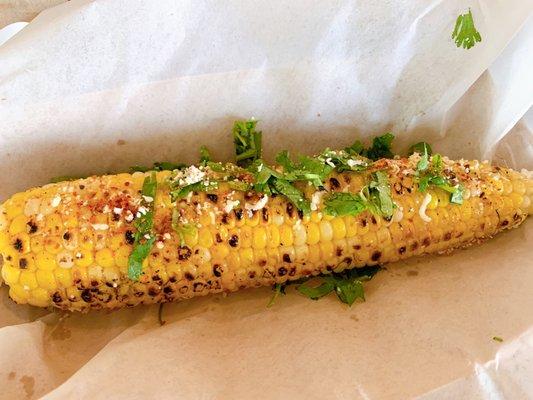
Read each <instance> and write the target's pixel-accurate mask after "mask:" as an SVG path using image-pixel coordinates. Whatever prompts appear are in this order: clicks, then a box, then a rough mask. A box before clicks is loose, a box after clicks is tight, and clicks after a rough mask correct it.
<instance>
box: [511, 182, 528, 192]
mask: <svg viewBox="0 0 533 400" xmlns="http://www.w3.org/2000/svg"><path fill="white" fill-rule="evenodd" d="M512 184H513V193H516V194H519V195H524V194H526V184H525V183H524V181H523V180H522V179H515V180H513V182H512Z"/></svg>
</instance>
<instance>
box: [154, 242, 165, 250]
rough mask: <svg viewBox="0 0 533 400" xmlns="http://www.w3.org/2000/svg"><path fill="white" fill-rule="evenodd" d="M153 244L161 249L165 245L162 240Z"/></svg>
mask: <svg viewBox="0 0 533 400" xmlns="http://www.w3.org/2000/svg"><path fill="white" fill-rule="evenodd" d="M155 246H156V247H157V248H158V249H160V250H161V249H162V248H163V247H165V244H164V243H163V242H162V241H158V242H157V243H156V244H155Z"/></svg>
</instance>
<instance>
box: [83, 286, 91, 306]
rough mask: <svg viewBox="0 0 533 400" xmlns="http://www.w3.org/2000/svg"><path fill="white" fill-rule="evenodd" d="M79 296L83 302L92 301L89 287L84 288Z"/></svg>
mask: <svg viewBox="0 0 533 400" xmlns="http://www.w3.org/2000/svg"><path fill="white" fill-rule="evenodd" d="M81 298H82V300H83V301H84V302H86V303H90V302H92V301H93V295H92V294H91V291H90V290H89V289H85V290H83V291H82V292H81Z"/></svg>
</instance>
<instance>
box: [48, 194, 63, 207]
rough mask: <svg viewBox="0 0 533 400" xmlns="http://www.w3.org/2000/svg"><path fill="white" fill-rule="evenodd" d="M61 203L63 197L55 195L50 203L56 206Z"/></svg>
mask: <svg viewBox="0 0 533 400" xmlns="http://www.w3.org/2000/svg"><path fill="white" fill-rule="evenodd" d="M59 203H61V197H59V196H55V197H54V198H53V199H52V202H51V203H50V205H51V206H52V207H54V208H55V207H57V206H58V205H59Z"/></svg>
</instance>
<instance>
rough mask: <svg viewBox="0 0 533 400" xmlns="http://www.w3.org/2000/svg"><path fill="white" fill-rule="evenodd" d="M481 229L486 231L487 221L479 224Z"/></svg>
mask: <svg viewBox="0 0 533 400" xmlns="http://www.w3.org/2000/svg"><path fill="white" fill-rule="evenodd" d="M479 226H480V228H481V230H482V231H484V230H485V223H484V222H483V223H482V224H481V225H479Z"/></svg>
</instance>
